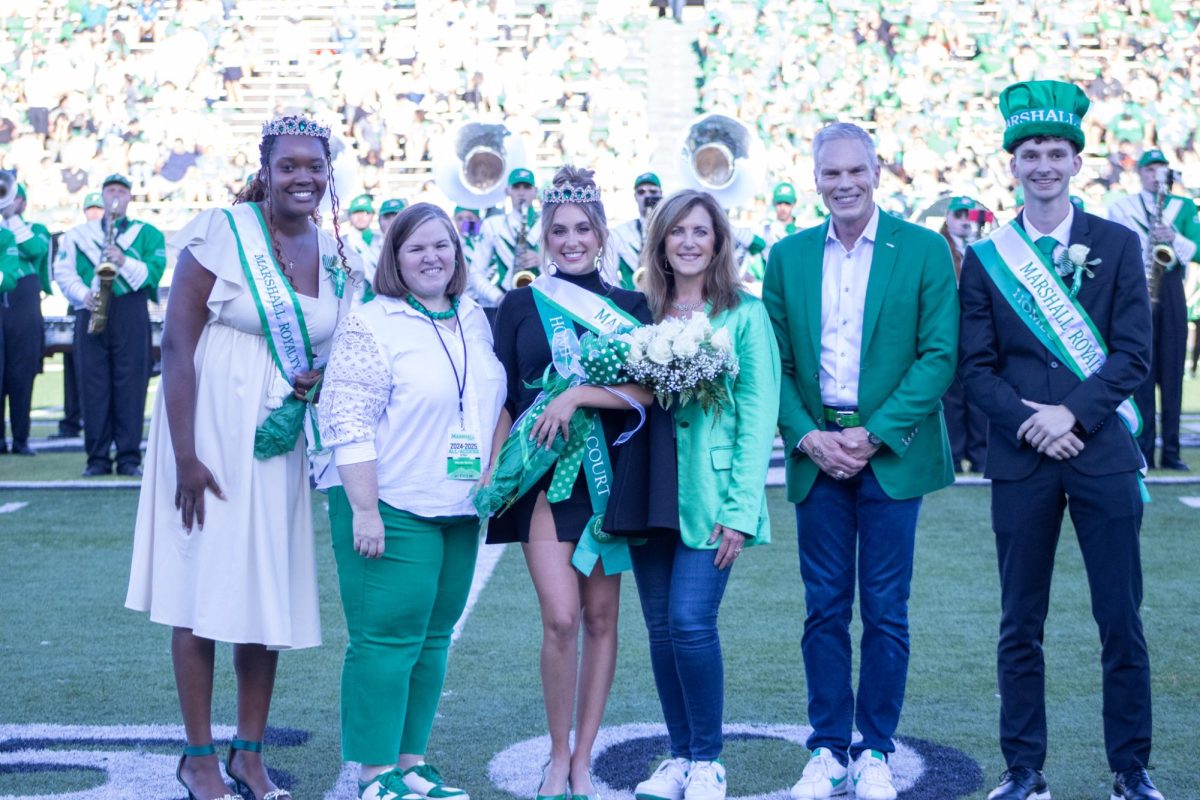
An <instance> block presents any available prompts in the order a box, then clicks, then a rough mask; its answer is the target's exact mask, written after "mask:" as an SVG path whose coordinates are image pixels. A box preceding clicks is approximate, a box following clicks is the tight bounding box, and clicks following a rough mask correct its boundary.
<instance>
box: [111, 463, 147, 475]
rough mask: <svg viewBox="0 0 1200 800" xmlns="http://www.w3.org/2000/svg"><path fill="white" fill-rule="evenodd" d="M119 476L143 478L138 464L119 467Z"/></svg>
mask: <svg viewBox="0 0 1200 800" xmlns="http://www.w3.org/2000/svg"><path fill="white" fill-rule="evenodd" d="M117 474H118V475H125V476H126V477H129V478H140V477H142V468H141V467H139V466H138V465H137V464H121V465H120V466H118V467H117Z"/></svg>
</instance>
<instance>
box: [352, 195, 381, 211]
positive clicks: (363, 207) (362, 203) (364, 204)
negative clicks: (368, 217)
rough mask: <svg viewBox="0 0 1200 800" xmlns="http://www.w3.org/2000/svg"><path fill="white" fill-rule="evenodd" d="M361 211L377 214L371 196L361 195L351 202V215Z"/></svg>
mask: <svg viewBox="0 0 1200 800" xmlns="http://www.w3.org/2000/svg"><path fill="white" fill-rule="evenodd" d="M359 211H366V212H367V213H368V214H374V213H375V206H373V205H371V195H369V194H360V195H359V196H358V197H356V198H354V199H353V200H351V201H350V213H351V214H354V213H356V212H359Z"/></svg>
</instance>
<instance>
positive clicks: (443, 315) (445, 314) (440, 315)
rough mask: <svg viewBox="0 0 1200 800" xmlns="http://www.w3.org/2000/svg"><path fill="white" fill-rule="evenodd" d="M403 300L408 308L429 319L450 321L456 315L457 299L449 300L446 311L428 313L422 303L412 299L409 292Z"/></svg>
mask: <svg viewBox="0 0 1200 800" xmlns="http://www.w3.org/2000/svg"><path fill="white" fill-rule="evenodd" d="M404 299H405V300H407V301H408V304H409V305H410V306H412V307H413V308H415V309H416V310H417V311H420V312H421V313H422V314H424V315H425V316H427V317H429V318H430V319H450V318H451V317H453V316H454V315H455V314H457V313H458V298H457V297H452V298H450V308H449V309H448V310H446V311H430V310H429V309H428V308H426V307H425V304H424V303H422V302H421V301H420V300H418V299H417V298H415V297H413V295H412V292H409V293H408V294H407V295H405V297H404Z"/></svg>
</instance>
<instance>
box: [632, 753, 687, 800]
mask: <svg viewBox="0 0 1200 800" xmlns="http://www.w3.org/2000/svg"><path fill="white" fill-rule="evenodd" d="M691 766H692V762H690V761H688V760H687V759H686V758H668V759H667V760H665V761H663V762H662V763H661V764H659V765H658V769H656V770H654V774H653V775H651V776H650V777H649V778H646V780H644V781H642V782H641V783H639V784H638V785H637V786H635V787H633V796H634V797H636V798H637V800H681V798H682V797H683V787H684V786H687V779H688V771H689V770H690V769H691Z"/></svg>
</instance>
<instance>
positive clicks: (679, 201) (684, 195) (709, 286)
mask: <svg viewBox="0 0 1200 800" xmlns="http://www.w3.org/2000/svg"><path fill="white" fill-rule="evenodd" d="M696 206H700V207H702V208H703V209H704V210H705V211H707V212H708V215H709V216H710V217H712V227H713V235H714V237H715V238H716V244H715V245H714V247H713V256H712V261H710V262H709V264H708V268H707V269H706V270H705V272H704V299H706V300H708V301H709V302H711V303H712V313H713V314H714V315H715V314H719V313H721V312H722V311H728V310H732V309H734V308H737V305H738V303H739V302H740V301H741V299H740V298H739V296H738V290H740V289H741V288H742V279H741V277H740V276H739V275H738V269H737V261H736V259H735V258H734V257H733V228H732V226H731V225H730V224H729V217H728V216H726V214H725V209H723V208H721V204H720V203H718V202H717V201H716V198H714V197H713V196H712V195H711V194H709V193H707V192H697V191H695V190H693V189H684V190H683V191H681V192H676V193H675V194H673V195H671V196H670V197H668V198H667V199H666V200H663V201H662V202H661V203H659V204H658V205H657V206H655V207H654V211H653V213H652V214H651V215H650V225H649V227H648V228H647V230H646V244H645V245H644V246H643V247H642V259H641V266H642V267H644V268H645V270H646V279H645V292H646V298H647V299H648V300H649V302H650V310H651V311H652V312H653V313H654V319H655V320H656V321H659V320H661V319H662V318H663V317H665V316H666V315H667V308H668V306H669V305H670V303H671V301H672V300H674V299H675V271H674V270H673V269H672V268H671V264H670V263H669V262H668V261H667V237H668V236H670V235H671V231H672V230H673V229H674V228H675V227H676V226H678V225H679V223H680V222H681V221H682V220H683V218H684V217H686V216H687V215H688V214H690V213H691V211H692V209H693V208H695V207H696Z"/></svg>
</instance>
